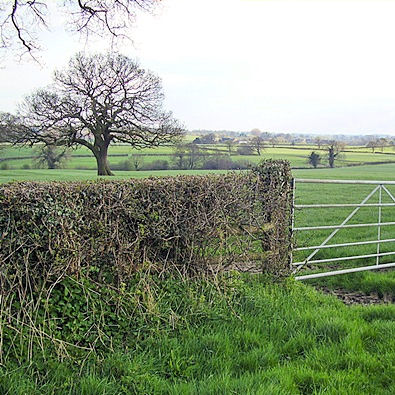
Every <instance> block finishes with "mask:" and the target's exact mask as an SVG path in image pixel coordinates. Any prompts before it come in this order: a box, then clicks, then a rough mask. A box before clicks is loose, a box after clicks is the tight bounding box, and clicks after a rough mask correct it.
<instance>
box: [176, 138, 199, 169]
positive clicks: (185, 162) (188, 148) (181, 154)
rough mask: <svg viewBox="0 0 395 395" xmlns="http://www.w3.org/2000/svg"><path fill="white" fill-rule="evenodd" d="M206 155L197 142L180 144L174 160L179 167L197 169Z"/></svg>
mask: <svg viewBox="0 0 395 395" xmlns="http://www.w3.org/2000/svg"><path fill="white" fill-rule="evenodd" d="M204 157H205V155H204V154H203V152H202V150H201V149H200V148H199V146H198V145H197V144H193V143H192V144H179V145H177V147H176V149H175V151H174V161H175V164H176V166H177V167H178V168H179V169H195V168H196V166H197V165H198V162H199V161H200V160H202V159H203V158H204Z"/></svg>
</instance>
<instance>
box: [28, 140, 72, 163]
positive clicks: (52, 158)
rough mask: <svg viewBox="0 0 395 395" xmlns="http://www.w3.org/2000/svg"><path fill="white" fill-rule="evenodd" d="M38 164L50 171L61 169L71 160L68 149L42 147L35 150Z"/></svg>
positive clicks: (51, 146) (50, 146) (52, 146)
mask: <svg viewBox="0 0 395 395" xmlns="http://www.w3.org/2000/svg"><path fill="white" fill-rule="evenodd" d="M35 153H36V158H35V159H36V162H37V163H38V165H40V166H43V165H44V166H46V167H47V168H48V169H59V168H61V167H62V165H63V164H64V163H65V162H66V161H67V160H68V159H69V157H70V155H69V152H68V149H67V148H63V149H59V148H57V147H56V146H54V145H42V146H41V147H37V149H36V150H35Z"/></svg>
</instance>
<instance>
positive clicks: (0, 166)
mask: <svg viewBox="0 0 395 395" xmlns="http://www.w3.org/2000/svg"><path fill="white" fill-rule="evenodd" d="M0 170H10V165H9V164H8V163H7V162H3V163H1V164H0Z"/></svg>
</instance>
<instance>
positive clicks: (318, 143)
mask: <svg viewBox="0 0 395 395" xmlns="http://www.w3.org/2000/svg"><path fill="white" fill-rule="evenodd" d="M314 141H315V144H316V145H317V148H318V149H321V145H322V139H321V137H316V138H315V139H314Z"/></svg>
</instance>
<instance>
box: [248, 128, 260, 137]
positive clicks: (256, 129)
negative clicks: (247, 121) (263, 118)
mask: <svg viewBox="0 0 395 395" xmlns="http://www.w3.org/2000/svg"><path fill="white" fill-rule="evenodd" d="M250 133H251V134H252V135H253V136H260V135H261V134H262V132H261V131H260V129H258V128H254V129H252V130H251V132H250Z"/></svg>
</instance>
